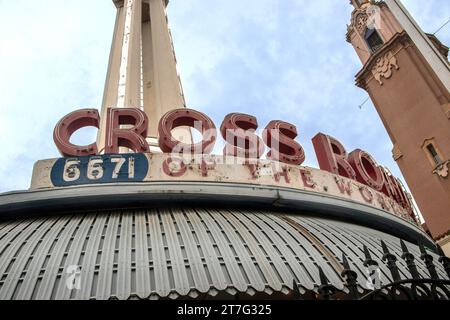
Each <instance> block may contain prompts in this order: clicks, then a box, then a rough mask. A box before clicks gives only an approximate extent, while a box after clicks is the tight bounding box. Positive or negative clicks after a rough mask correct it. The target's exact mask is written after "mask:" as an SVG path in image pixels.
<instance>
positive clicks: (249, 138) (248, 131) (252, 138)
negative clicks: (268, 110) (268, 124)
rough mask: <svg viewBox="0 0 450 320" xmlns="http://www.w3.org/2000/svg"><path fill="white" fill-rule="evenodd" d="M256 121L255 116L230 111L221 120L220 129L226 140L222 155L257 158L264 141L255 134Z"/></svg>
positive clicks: (261, 153)
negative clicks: (230, 112)
mask: <svg viewBox="0 0 450 320" xmlns="http://www.w3.org/2000/svg"><path fill="white" fill-rule="evenodd" d="M256 129H258V121H257V120H256V118H255V117H253V116H250V115H247V114H240V113H232V114H229V115H227V116H226V117H225V119H224V120H223V123H222V126H221V127H220V131H221V133H222V137H223V138H224V139H225V141H226V142H227V145H226V146H225V148H224V150H223V154H224V155H228V156H232V157H240V158H245V159H259V158H261V156H262V155H263V153H264V150H265V146H264V141H262V139H261V138H260V137H258V136H257V135H256V134H255V130H256Z"/></svg>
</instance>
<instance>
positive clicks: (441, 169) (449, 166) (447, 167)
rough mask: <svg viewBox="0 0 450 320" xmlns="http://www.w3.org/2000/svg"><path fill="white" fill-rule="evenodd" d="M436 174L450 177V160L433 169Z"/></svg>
mask: <svg viewBox="0 0 450 320" xmlns="http://www.w3.org/2000/svg"><path fill="white" fill-rule="evenodd" d="M433 173H434V174H437V175H438V176H439V177H441V178H448V176H449V173H450V160H447V161H445V162H443V163H441V164H440V165H438V166H437V167H436V169H434V171H433Z"/></svg>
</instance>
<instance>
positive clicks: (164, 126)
mask: <svg viewBox="0 0 450 320" xmlns="http://www.w3.org/2000/svg"><path fill="white" fill-rule="evenodd" d="M198 123H200V124H201V127H200V128H199V127H198V126H197V124H198ZM183 126H186V127H190V128H195V129H198V130H199V131H200V132H201V133H202V136H203V138H202V141H201V142H199V143H196V144H186V143H182V142H180V141H178V140H177V139H175V138H174V137H173V135H172V130H173V129H175V128H178V127H183ZM158 131H159V147H160V148H161V150H162V152H164V153H173V152H175V151H177V152H176V153H182V152H183V151H185V152H189V153H191V154H209V153H211V151H212V150H213V149H214V145H215V144H216V140H217V129H216V126H215V125H214V122H213V121H212V120H211V119H210V118H209V117H208V116H207V115H205V114H203V113H201V112H198V111H195V110H192V109H177V110H173V111H170V112H168V113H166V114H165V115H164V116H163V117H162V118H161V120H160V121H159V128H158Z"/></svg>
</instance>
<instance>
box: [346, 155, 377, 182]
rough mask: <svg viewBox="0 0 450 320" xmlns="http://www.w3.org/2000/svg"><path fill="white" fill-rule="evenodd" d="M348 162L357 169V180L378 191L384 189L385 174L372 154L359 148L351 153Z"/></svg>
mask: <svg viewBox="0 0 450 320" xmlns="http://www.w3.org/2000/svg"><path fill="white" fill-rule="evenodd" d="M348 162H349V163H350V165H351V166H352V167H353V169H354V170H355V173H356V180H357V181H359V182H361V183H363V184H365V185H367V186H369V187H371V188H373V189H375V190H378V191H380V190H381V189H383V185H384V178H383V174H382V172H381V170H380V168H379V167H378V165H377V163H376V162H375V160H374V159H373V158H372V156H371V155H370V154H368V153H367V152H365V151H362V150H359V149H357V150H355V151H353V152H352V153H350V155H349V156H348Z"/></svg>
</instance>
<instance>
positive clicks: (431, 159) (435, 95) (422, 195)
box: [347, 0, 450, 254]
mask: <svg viewBox="0 0 450 320" xmlns="http://www.w3.org/2000/svg"><path fill="white" fill-rule="evenodd" d="M352 4H353V6H354V7H355V10H354V11H353V13H352V19H351V24H350V26H349V29H348V34H347V40H348V41H349V42H350V43H351V44H352V45H353V47H354V48H355V51H356V53H357V54H358V56H359V58H360V59H361V62H362V63H363V68H362V70H361V71H360V72H359V73H358V74H357V76H356V83H357V85H358V86H359V87H361V88H363V89H364V90H366V91H367V92H368V94H369V95H370V98H371V99H372V101H373V103H374V105H375V107H376V109H377V111H378V113H379V115H380V117H381V120H382V121H383V124H384V126H385V127H386V130H387V132H388V134H389V136H390V138H391V140H392V142H393V145H394V148H393V157H394V159H395V161H396V162H397V163H398V165H399V167H400V169H401V171H402V173H403V176H404V177H405V179H406V182H407V183H408V186H409V188H410V189H411V191H412V193H413V196H414V198H415V199H416V201H417V204H418V206H419V208H420V210H421V212H422V214H423V216H424V218H425V221H426V227H427V228H428V229H429V231H430V232H431V234H432V235H433V238H434V239H435V240H437V241H438V243H439V244H440V245H441V246H442V247H443V249H444V250H445V252H446V253H447V254H450V243H449V241H450V238H449V237H448V235H449V232H450V177H449V165H450V91H449V80H450V64H449V62H448V50H449V48H448V47H446V46H445V45H443V44H442V43H441V42H440V41H439V40H438V39H437V38H436V37H435V36H434V35H431V34H425V33H424V32H423V31H422V30H421V29H420V27H419V26H418V25H417V23H415V22H414V20H413V19H412V17H411V16H410V15H409V14H408V13H407V11H406V10H405V8H404V7H403V6H402V5H401V4H400V2H399V1H368V0H367V1H364V0H363V1H357V0H354V1H352Z"/></svg>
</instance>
